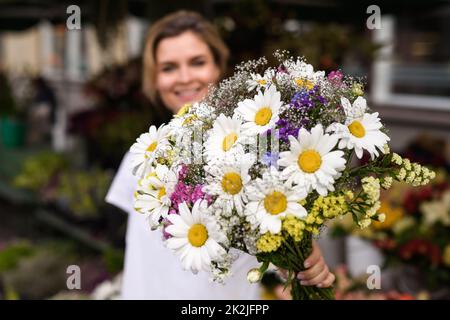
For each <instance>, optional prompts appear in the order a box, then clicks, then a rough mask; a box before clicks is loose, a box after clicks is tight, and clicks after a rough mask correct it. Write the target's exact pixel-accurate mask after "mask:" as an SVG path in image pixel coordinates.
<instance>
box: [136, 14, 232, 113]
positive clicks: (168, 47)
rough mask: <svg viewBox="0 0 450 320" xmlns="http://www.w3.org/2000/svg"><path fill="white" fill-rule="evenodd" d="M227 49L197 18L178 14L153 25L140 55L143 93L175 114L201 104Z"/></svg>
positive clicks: (222, 66) (219, 73)
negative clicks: (142, 61)
mask: <svg viewBox="0 0 450 320" xmlns="http://www.w3.org/2000/svg"><path fill="white" fill-rule="evenodd" d="M228 56H229V52H228V48H227V47H226V45H225V43H224V42H223V41H222V39H221V38H220V36H219V34H218V32H217V30H216V29H215V28H214V26H213V25H212V24H211V23H209V22H208V21H206V20H205V19H204V18H203V17H201V16H200V15H199V14H197V13H194V12H187V11H178V12H176V13H174V14H171V15H168V16H166V17H164V18H162V19H161V20H159V21H157V22H156V23H155V24H154V25H153V26H152V27H151V28H150V31H149V35H148V37H147V43H146V46H145V52H144V73H143V75H144V79H143V86H144V92H145V93H146V94H147V96H148V97H149V98H150V100H151V101H152V102H153V103H155V104H161V103H162V104H164V105H165V106H166V107H167V108H169V109H170V110H171V111H172V112H174V113H176V112H178V110H179V109H180V108H181V107H182V106H183V105H184V104H186V103H190V102H195V101H199V100H201V99H202V98H203V97H204V96H205V95H206V93H207V92H208V86H209V85H211V84H215V83H217V82H218V81H219V80H220V77H221V76H222V75H223V74H224V73H225V69H226V66H227V61H228Z"/></svg>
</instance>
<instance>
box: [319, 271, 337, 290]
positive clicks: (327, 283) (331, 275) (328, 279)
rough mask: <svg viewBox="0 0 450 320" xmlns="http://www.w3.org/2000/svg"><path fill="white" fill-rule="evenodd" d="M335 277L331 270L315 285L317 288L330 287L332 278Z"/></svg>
mask: <svg viewBox="0 0 450 320" xmlns="http://www.w3.org/2000/svg"><path fill="white" fill-rule="evenodd" d="M335 279H336V276H335V275H334V274H332V273H331V272H330V273H328V277H327V278H326V279H325V280H324V281H322V282H321V283H319V284H318V285H317V286H318V287H319V288H328V287H331V285H332V284H333V283H334V280H335Z"/></svg>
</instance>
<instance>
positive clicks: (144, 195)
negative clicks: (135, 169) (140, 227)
mask: <svg viewBox="0 0 450 320" xmlns="http://www.w3.org/2000/svg"><path fill="white" fill-rule="evenodd" d="M176 182H177V176H176V174H175V172H173V171H171V170H169V168H168V167H167V166H163V165H160V164H158V165H157V166H156V168H155V169H154V170H153V171H151V172H150V173H148V174H147V175H146V176H145V177H144V178H143V179H141V180H140V181H139V185H138V189H137V190H136V192H135V202H134V208H135V210H136V211H138V212H140V213H143V214H146V215H147V218H148V220H149V223H150V226H151V227H152V228H156V227H157V226H158V225H159V222H160V219H161V218H166V217H167V214H168V212H169V208H170V205H171V201H170V196H171V195H172V193H173V191H174V189H175V184H176Z"/></svg>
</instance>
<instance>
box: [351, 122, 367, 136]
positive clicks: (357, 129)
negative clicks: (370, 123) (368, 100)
mask: <svg viewBox="0 0 450 320" xmlns="http://www.w3.org/2000/svg"><path fill="white" fill-rule="evenodd" d="M348 130H349V131H350V133H351V134H352V135H354V136H355V137H357V138H362V137H364V136H365V135H366V129H364V126H363V125H362V124H361V122H359V121H358V120H355V121H353V122H352V123H350V125H349V126H348Z"/></svg>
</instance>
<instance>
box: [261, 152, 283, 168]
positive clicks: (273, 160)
mask: <svg viewBox="0 0 450 320" xmlns="http://www.w3.org/2000/svg"><path fill="white" fill-rule="evenodd" d="M278 159H279V153H278V152H266V153H265V154H264V155H263V157H262V159H261V161H262V162H263V163H264V164H265V165H266V166H268V167H270V166H276V165H277V161H278Z"/></svg>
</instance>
